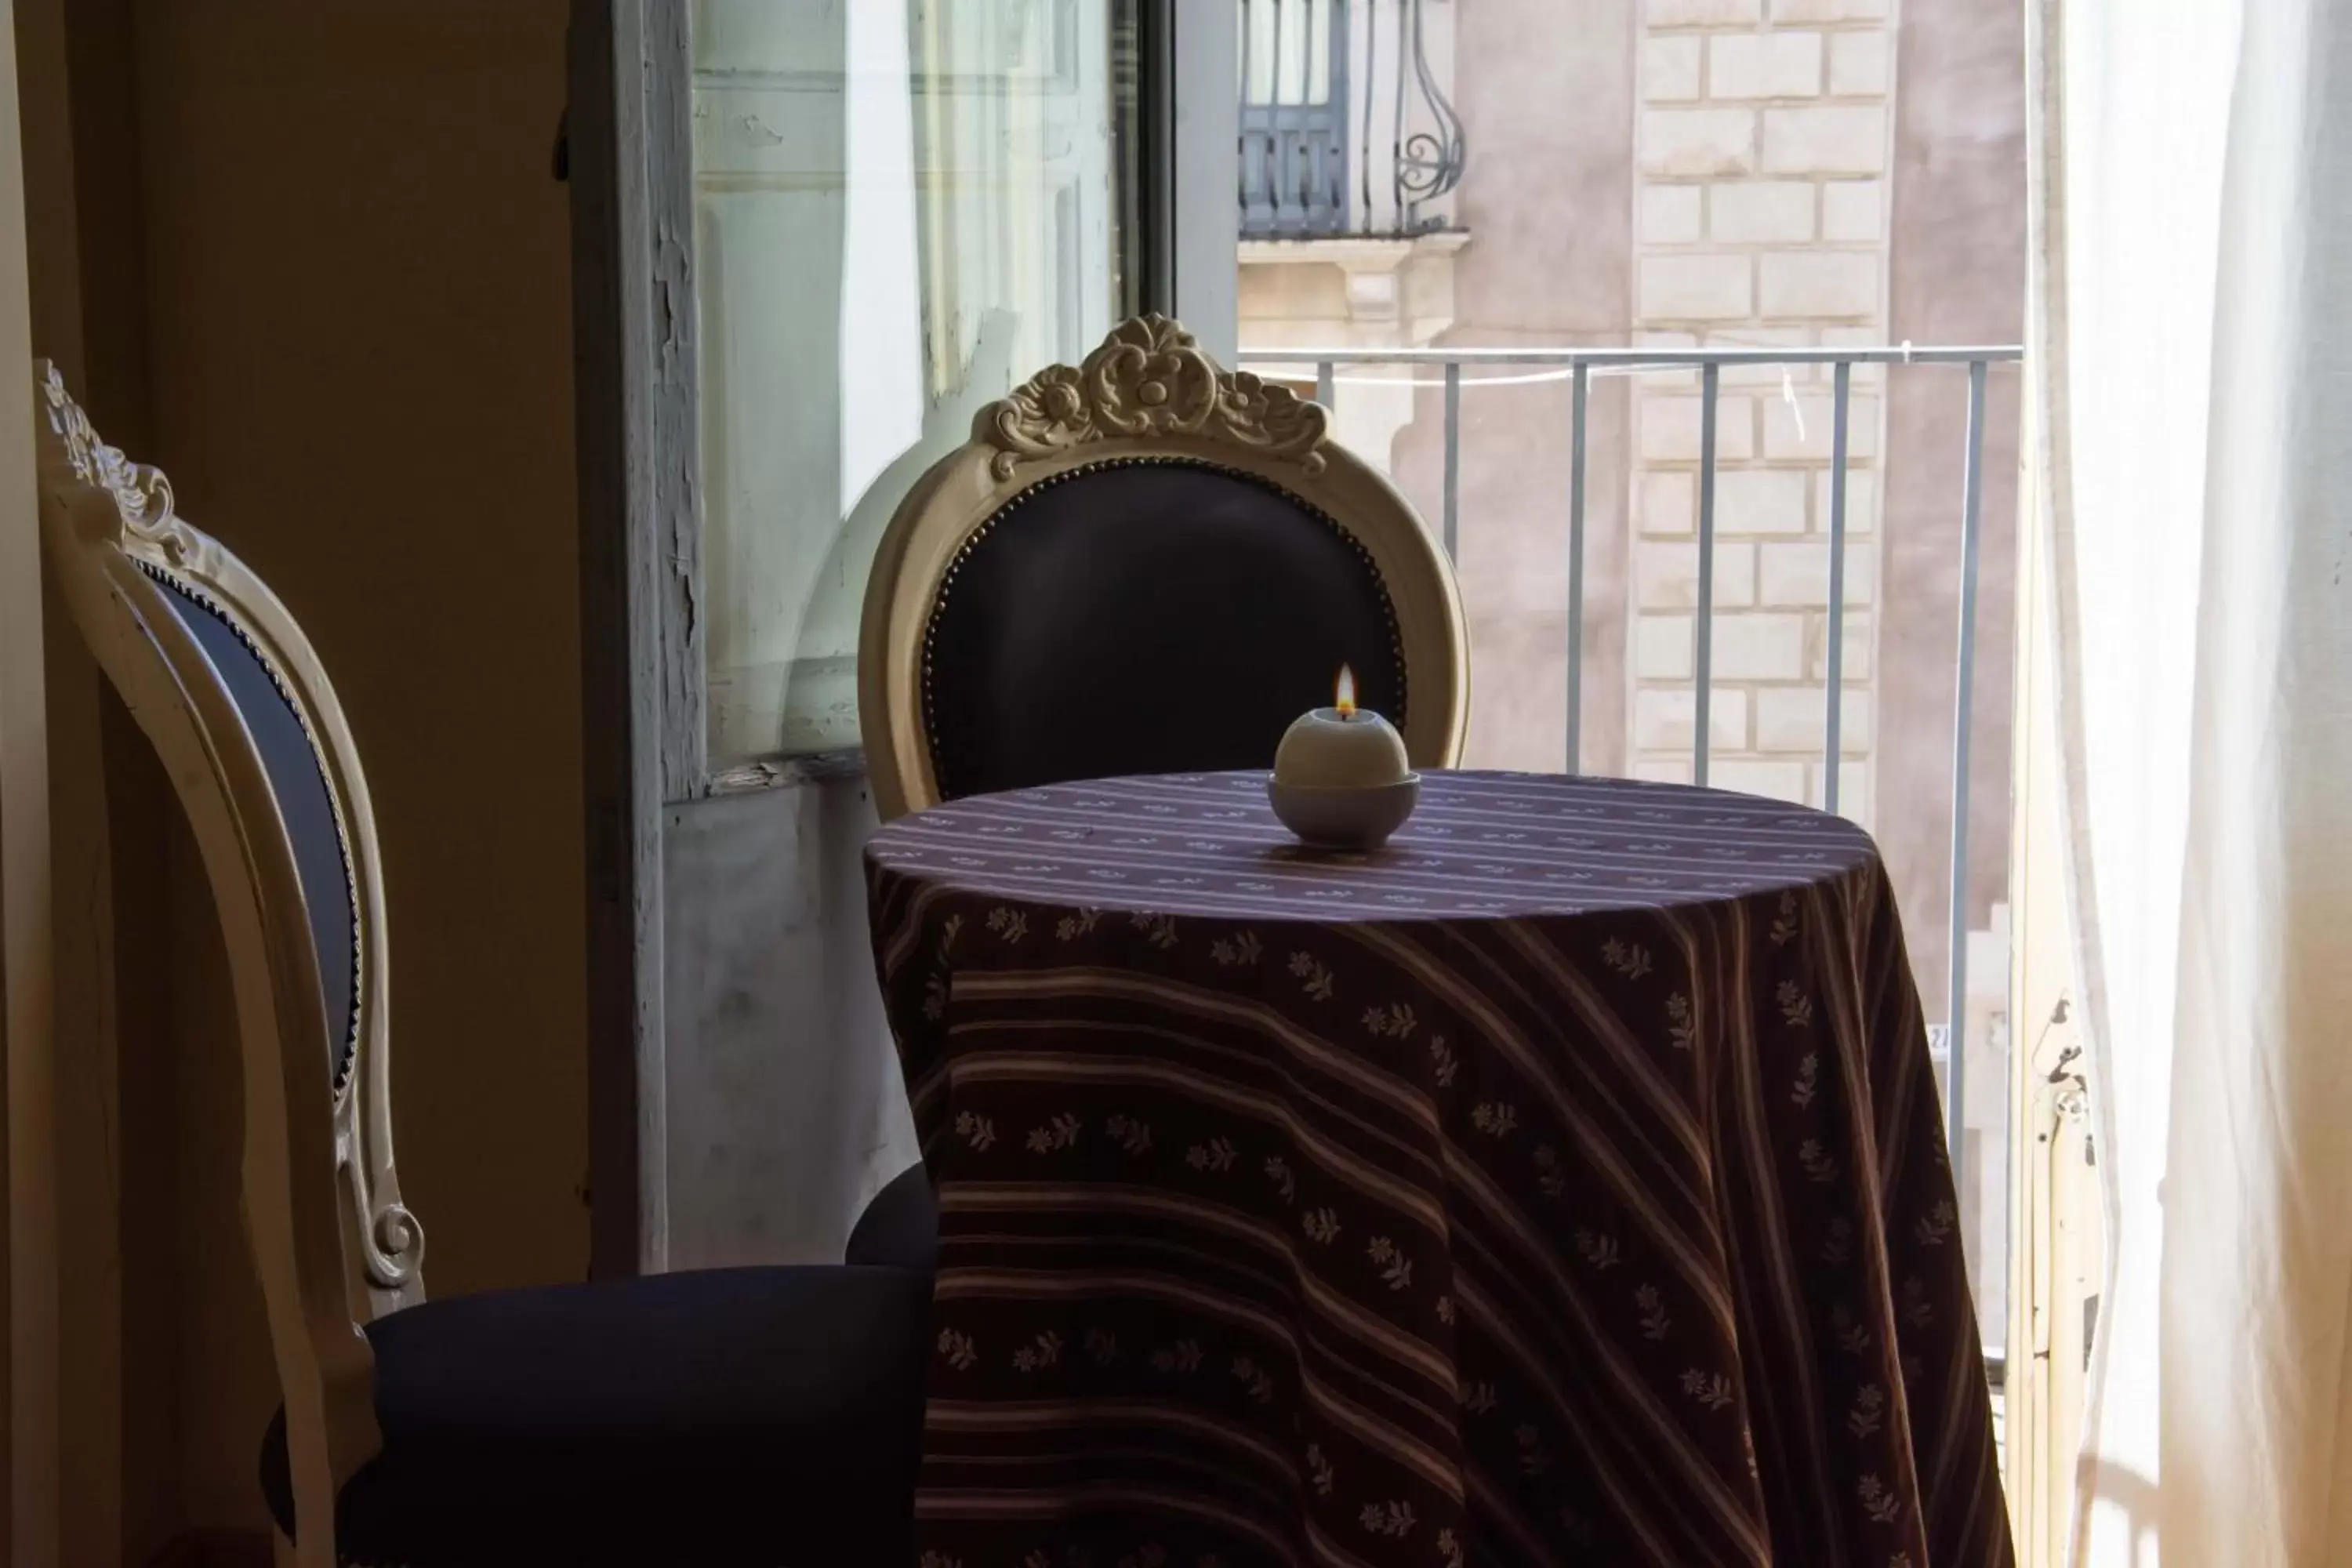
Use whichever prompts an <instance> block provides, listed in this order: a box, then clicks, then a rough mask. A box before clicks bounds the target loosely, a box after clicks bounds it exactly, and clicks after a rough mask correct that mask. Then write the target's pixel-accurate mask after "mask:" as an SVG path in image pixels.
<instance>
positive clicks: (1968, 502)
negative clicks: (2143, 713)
mask: <svg viewBox="0 0 2352 1568" xmlns="http://www.w3.org/2000/svg"><path fill="white" fill-rule="evenodd" d="M1238 357H1239V359H1240V362H1241V363H1244V364H1246V365H1252V366H1255V367H1256V368H1257V369H1258V370H1259V371H1260V373H1261V374H1283V375H1288V376H1296V377H1298V378H1299V379H1302V380H1303V379H1304V376H1305V374H1307V370H1308V368H1309V367H1312V372H1313V374H1314V378H1315V396H1316V400H1317V401H1318V402H1319V403H1321V404H1323V405H1325V406H1326V407H1328V406H1330V405H1331V403H1332V397H1333V393H1334V391H1335V384H1336V382H1337V381H1338V380H1339V370H1340V369H1341V367H1346V366H1358V367H1363V369H1362V371H1361V374H1362V375H1363V377H1364V378H1365V379H1367V380H1373V381H1381V380H1390V379H1392V378H1394V377H1395V375H1396V374H1398V373H1399V372H1400V371H1402V373H1403V374H1404V375H1405V376H1407V377H1408V378H1409V379H1411V380H1412V381H1413V382H1415V383H1416V384H1429V385H1436V386H1442V387H1443V389H1444V479H1443V481H1442V482H1443V489H1442V492H1441V493H1442V497H1443V499H1442V501H1441V507H1440V515H1439V526H1440V529H1441V531H1442V532H1443V536H1444V545H1445V552H1446V554H1447V555H1448V556H1449V557H1451V556H1454V554H1455V553H1456V545H1457V541H1458V536H1459V532H1460V514H1461V490H1462V447H1461V436H1462V394H1463V389H1464V387H1465V384H1466V385H1468V386H1470V387H1472V388H1474V389H1475V387H1477V386H1478V385H1479V384H1481V382H1482V381H1483V382H1485V383H1486V384H1490V385H1494V384H1522V385H1523V384H1527V383H1528V382H1529V381H1531V380H1565V381H1568V382H1570V384H1571V395H1570V420H1569V431H1568V437H1569V454H1570V456H1569V490H1568V497H1567V507H1566V510H1567V517H1566V518H1565V520H1564V524H1565V531H1566V533H1567V541H1566V543H1567V551H1568V636H1567V644H1568V647H1567V659H1568V713H1567V719H1568V746H1567V755H1566V756H1565V757H1564V758H1563V759H1562V762H1563V763H1564V765H1565V766H1566V768H1567V769H1568V771H1570V772H1571V773H1573V772H1575V771H1576V770H1577V767H1578V764H1579V763H1580V760H1581V754H1582V753H1581V733H1580V731H1581V724H1582V717H1583V716H1582V713H1581V711H1580V709H1581V706H1582V695H1581V694H1582V689H1583V681H1582V679H1581V677H1582V673H1583V658H1584V614H1585V605H1584V599H1585V581H1584V565H1585V489H1586V480H1585V466H1586V465H1585V458H1586V447H1585V443H1586V435H1587V417H1586V416H1587V412H1588V409H1589V406H1590V397H1591V386H1592V378H1593V377H1594V376H1595V375H1621V374H1643V373H1658V372H1668V371H1675V372H1688V371H1692V370H1696V371H1697V372H1698V374H1699V460H1698V483H1697V490H1698V584H1697V595H1696V605H1695V606H1694V611H1693V615H1692V638H1693V645H1694V646H1693V648H1692V660H1691V667H1692V679H1693V685H1694V701H1695V703H1696V713H1695V716H1694V718H1695V722H1694V725H1693V733H1694V736H1695V739H1694V741H1693V743H1692V753H1691V776H1692V778H1693V780H1694V782H1696V783H1697V784H1706V777H1707V759H1708V752H1709V742H1710V739H1711V734H1710V731H1709V726H1708V722H1707V721H1708V703H1709V700H1710V697H1711V690H1710V688H1711V684H1712V679H1713V670H1714V647H1715V555H1716V479H1717V461H1716V410H1717V394H1718V390H1719V388H1720V386H1721V384H1722V377H1723V373H1724V372H1725V371H1726V370H1727V369H1735V368H1736V369H1756V368H1766V369H1782V368H1793V367H1797V366H1806V365H1824V364H1825V365H1828V366H1830V367H1831V386H1832V392H1831V413H1830V418H1831V430H1830V466H1829V475H1830V478H1829V514H1830V515H1829V593H1828V600H1829V604H1828V609H1827V613H1826V627H1827V647H1826V650H1825V652H1826V672H1825V673H1826V679H1825V682H1824V684H1825V688H1826V690H1825V698H1824V700H1825V701H1826V703H1827V714H1826V719H1827V740H1826V742H1825V744H1824V746H1823V748H1822V749H1823V754H1824V755H1823V761H1824V764H1825V765H1824V767H1823V770H1822V779H1823V784H1822V788H1823V795H1824V801H1823V804H1824V805H1825V806H1826V807H1827V808H1828V809H1829V810H1831V811H1835V810H1837V809H1838V773H1839V768H1838V763H1839V762H1840V760H1841V758H1842V755H1843V751H1842V739H1841V735H1840V732H1839V731H1840V726H1841V724H1842V722H1843V700H1842V698H1843V691H1844V672H1845V636H1844V627H1845V608H1846V586H1845V584H1846V542H1847V541H1846V532H1847V530H1846V508H1847V494H1846V470H1847V457H1848V450H1849V441H1848V437H1849V428H1848V426H1849V423H1850V419H1851V415H1852V408H1853V371H1854V367H1855V366H1856V365H1872V364H1877V365H1946V366H1955V367H1959V368H1962V369H1964V370H1965V371H1966V373H1967V376H1968V428H1967V434H1966V441H1967V447H1966V450H1965V453H1964V456H1963V459H1962V468H1961V489H1960V495H1959V497H1958V507H1959V520H1960V545H1959V555H1960V558H1959V562H1958V569H1959V635H1958V640H1959V646H1958V678H1957V683H1956V690H1955V692H1954V710H1953V712H1954V718H1953V725H1952V834H1951V859H1950V863H1949V870H1950V876H1951V901H1950V904H1949V906H1948V907H1949V910H1950V926H1949V942H1948V946H1949V948H1950V970H1949V990H1948V1015H1947V1018H1946V1021H1945V1022H1944V1023H1943V1024H1942V1025H1940V1026H1935V1027H1933V1028H1931V1030H1930V1031H1929V1033H1930V1040H1931V1045H1933V1044H1936V1043H1937V1042H1941V1045H1940V1048H1939V1049H1938V1058H1939V1059H1938V1064H1937V1065H1938V1066H1940V1067H1941V1068H1943V1069H1944V1110H1945V1118H1946V1125H1947V1131H1948V1142H1949V1145H1950V1153H1951V1161H1952V1171H1953V1179H1954V1181H1955V1183H1956V1184H1957V1183H1958V1182H1959V1180H1960V1177H1961V1174H1962V1172H1961V1163H1962V1159H1963V1151H1964V1149H1965V1142H1964V1141H1963V1140H1962V1138H1961V1136H1960V1131H1961V1121H1960V1117H1961V1112H1962V1108H1963V1106H1964V1105H1965V1103H1966V1096H1965V1094H1964V1092H1963V1088H1964V1085H1963V1077H1964V1073H1965V1064H1966V1057H1967V1053H1966V1052H1965V1051H1964V1050H1952V1049H1950V1048H1949V1044H1948V1042H1951V1041H1954V1040H1960V1039H1964V1038H1965V1037H1966V1025H1967V1008H1968V951H1969V943H1968V931H1969V921H1968V902H1967V894H1968V876H1967V871H1968V864H1969V760H1970V756H1969V753H1970V747H1969V710H1970V703H1971V700H1972V698H1973V694H1974V687H1975V679H1976V658H1977V626H1976V622H1977V576H1978V564H1979V563H1978V556H1979V547H1980V535H1981V531H1982V521H1983V519H1982V510H1983V489H1984V487H1983V465H1984V426H1985V377H1986V373H1987V371H1988V370H1989V369H1990V367H1991V366H1993V365H1996V364H2007V363H2015V362H2017V361H2020V360H2021V359H2023V358H2024V351H2023V350H2022V349H2021V348H2017V347H2014V346H1987V347H1976V348H1914V347H1912V346H1910V345H1908V344H1905V345H1903V346H1900V347H1894V348H1822V349H1777V348H1776V349H1704V350H1694V349H1471V348H1462V349H1312V348H1286V349H1244V350H1243V351H1242V353H1240V355H1239V356H1238ZM1374 367H1377V368H1374ZM1465 372H1472V373H1485V374H1471V375H1469V376H1467V377H1465ZM1426 373H1434V374H1435V376H1436V378H1437V379H1435V380H1428V379H1426ZM1498 373H1499V374H1498ZM1963 1190H1965V1189H1963Z"/></svg>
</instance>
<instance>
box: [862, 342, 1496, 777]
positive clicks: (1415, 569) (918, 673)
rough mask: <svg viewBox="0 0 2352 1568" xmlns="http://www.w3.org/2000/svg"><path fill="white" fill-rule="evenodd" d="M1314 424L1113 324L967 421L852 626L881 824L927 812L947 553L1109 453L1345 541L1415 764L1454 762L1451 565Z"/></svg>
mask: <svg viewBox="0 0 2352 1568" xmlns="http://www.w3.org/2000/svg"><path fill="white" fill-rule="evenodd" d="M1328 423H1329V415H1328V411H1327V410H1325V409H1324V408H1323V407H1322V405H1319V404H1316V403H1310V402H1308V401H1307V400H1306V399H1304V398H1301V397H1299V396H1297V395H1296V394H1294V393H1292V392H1291V391H1290V389H1289V388H1288V387H1286V386H1282V385H1279V384H1271V383H1268V382H1265V381H1264V380H1262V379H1260V378H1259V377H1258V376H1255V375H1253V374H1250V373H1249V372H1247V371H1228V370H1223V369H1221V368H1219V366H1218V365H1217V363H1216V362H1215V361H1214V360H1213V359H1211V358H1210V357H1209V356H1208V354H1207V353H1203V352H1202V349H1201V347H1200V346H1199V344H1198V343H1196V342H1194V341H1193V339H1192V334H1191V333H1190V332H1188V331H1185V330H1184V328H1183V326H1182V324H1181V323H1180V322H1177V321H1171V320H1169V319H1168V318H1167V317H1165V316H1160V315H1148V316H1138V317H1135V318H1132V319H1130V320H1129V321H1125V322H1122V323H1121V324H1120V325H1119V326H1118V328H1117V329H1116V330H1114V331H1112V332H1111V334H1110V336H1109V337H1108V338H1106V339H1105V340H1104V341H1103V344H1102V346H1101V347H1100V348H1097V350H1095V352H1094V353H1091V354H1088V355H1087V360H1086V363H1084V364H1082V365H1078V366H1076V367H1073V366H1070V365H1055V366H1053V367H1052V368H1051V369H1048V370H1045V371H1041V372H1040V373H1038V374H1037V375H1035V376H1034V377H1033V378H1032V379H1031V380H1030V381H1029V382H1028V384H1026V385H1024V386H1022V387H1020V388H1018V389H1017V390H1015V391H1014V392H1013V395H1011V396H1009V397H1005V398H1003V399H1000V400H999V401H997V402H995V403H992V404H990V405H988V406H987V407H985V408H983V409H982V410H981V411H980V413H979V415H978V416H976V417H975V418H974V419H973V421H972V433H971V441H970V442H969V443H967V444H966V445H964V446H963V447H959V448H957V449H956V450H955V451H953V452H951V453H950V454H949V455H948V456H947V457H946V458H942V459H941V460H940V462H939V463H938V464H936V465H934V466H933V467H932V468H931V469H930V470H929V472H928V473H926V474H925V475H924V476H923V478H922V479H920V480H919V481H918V482H917V484H916V486H915V488H914V489H912V490H910V491H908V495H907V498H906V500H904V501H902V502H900V503H899V506H898V512H897V513H896V515H894V516H893V517H892V518H891V520H890V525H889V527H888V528H887V529H886V530H884V531H883V534H882V540H881V543H880V545H879V547H878V548H877V551H876V553H875V558H874V570H873V574H872V576H871V577H869V578H868V579H867V581H866V605H865V612H864V619H863V621H862V623H861V624H860V626H859V631H858V649H857V664H858V676H857V683H858V692H857V695H858V708H859V724H860V728H861V730H862V731H863V732H864V738H865V742H866V772H867V774H868V776H869V777H870V778H871V780H872V782H873V786H874V800H875V805H876V806H877V809H878V810H879V811H880V813H881V816H882V819H883V820H884V821H886V822H887V821H889V820H890V819H892V818H893V817H897V816H902V815H904V814H905V813H907V812H910V811H920V810H922V809H924V808H925V807H927V806H931V805H938V804H939V801H940V786H939V779H938V775H937V773H936V772H935V770H934V769H933V767H932V763H931V756H930V747H929V742H928V741H927V740H926V738H925V735H924V730H923V712H922V701H923V700H922V680H923V646H924V640H925V637H926V635H927V633H928V631H929V625H930V620H931V616H932V614H933V610H934V607H935V606H936V605H937V604H938V602H939V595H940V584H941V583H942V582H943V581H944V580H945V578H946V576H947V574H948V571H949V569H950V566H951V565H952V563H954V561H955V558H956V554H957V552H959V551H960V550H961V549H962V548H963V545H964V543H965V542H966V541H967V540H969V539H970V538H971V535H972V534H973V533H974V532H975V531H978V530H979V529H980V528H981V527H982V525H984V524H985V523H986V522H987V521H989V520H990V519H991V518H992V517H994V516H995V515H996V514H997V512H998V511H999V510H1002V509H1003V506H1004V505H1005V504H1006V503H1007V502H1008V501H1011V500H1013V498H1014V497H1015V496H1018V495H1020V494H1021V493H1023V492H1024V491H1025V490H1027V489H1031V488H1032V487H1033V486H1035V485H1037V484H1039V483H1041V482H1043V481H1045V480H1048V479H1053V478H1054V477H1055V475H1058V474H1063V473H1067V472H1068V471H1070V470H1071V469H1074V468H1085V467H1088V466H1090V465H1093V464H1097V463H1102V462H1106V461H1113V460H1116V459H1118V458H1160V459H1169V458H1175V459H1179V460H1185V459H1189V460H1192V461H1197V462H1201V463H1205V464H1209V465H1212V466H1213V467H1217V468H1226V469H1232V470H1236V471H1238V472H1241V473H1244V474H1246V475H1249V476H1251V477H1253V478H1255V479H1259V480H1262V481H1264V482H1265V483H1267V484H1270V485H1272V486H1274V487H1275V488H1276V489H1279V490H1281V491H1283V492H1284V493H1286V494H1287V495H1290V496H1292V497H1294V498H1296V499H1297V500H1299V501H1301V502H1303V503H1305V504H1306V505H1307V506H1308V507H1310V508H1312V509H1314V510H1318V511H1320V512H1322V513H1323V514H1325V515H1326V516H1328V517H1329V518H1331V519H1332V520H1333V521H1336V522H1338V523H1339V525H1340V526H1341V527H1342V528H1344V529H1346V530H1347V531H1349V533H1351V534H1353V535H1354V536H1355V538H1356V540H1357V542H1360V544H1362V545H1363V547H1364V548H1365V550H1366V551H1368V552H1370V555H1371V558H1372V563H1373V564H1374V565H1375V566H1376V567H1377V568H1378V569H1379V571H1380V574H1381V579H1382V581H1383V582H1384V583H1385V584H1386V585H1387V588H1388V593H1389V597H1390V599H1391V603H1392V604H1393V605H1394V607H1395V611H1396V618H1397V627H1398V631H1399V634H1400V637H1401V639H1402V645H1403V654H1404V662H1405V668H1407V669H1408V670H1409V671H1410V672H1411V674H1412V704H1411V707H1410V709H1409V710H1408V711H1407V713H1406V714H1405V719H1404V723H1403V724H1402V730H1403V733H1404V742H1405V750H1406V752H1408V753H1409V754H1410V756H1411V757H1412V762H1413V764H1414V765H1415V766H1417V767H1451V766H1453V765H1454V763H1457V762H1458V761H1460V759H1461V755H1462V743H1463V738H1464V733H1465V727H1466V725H1467V722H1468V715H1469V697H1470V679H1469V652H1468V649H1469V632H1468V628H1467V626H1466V623H1465V621H1464V619H1463V615H1462V600H1461V595H1459V593H1458V592H1457V591H1456V590H1455V587H1454V570H1453V567H1452V565H1451V564H1450V563H1448V562H1447V560H1446V558H1445V553H1444V550H1443V549H1442V548H1440V546H1439V544H1438V542H1437V541H1436V540H1435V539H1433V537H1432V536H1431V533H1430V531H1429V529H1428V527H1427V526H1426V525H1425V524H1424V523H1423V521H1422V520H1421V518H1420V516H1419V514H1417V513H1416V512H1415V511H1414V510H1413V509H1412V502H1410V501H1408V500H1405V498H1404V496H1403V495H1402V492H1400V491H1399V490H1398V489H1397V488H1396V487H1395V486H1394V485H1392V484H1391V483H1390V482H1389V480H1388V479H1387V477H1386V476H1385V475H1383V474H1381V472H1380V471H1379V470H1378V469H1376V468H1371V467H1370V466H1369V465H1368V464H1366V463H1365V462H1364V461H1363V460H1362V459H1361V458H1358V457H1356V456H1355V455H1354V454H1353V453H1351V452H1349V451H1348V450H1347V448H1345V447H1341V446H1339V445H1338V444H1337V443H1335V442H1333V441H1331V440H1330V439H1329V438H1328V435H1327V428H1328Z"/></svg>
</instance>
